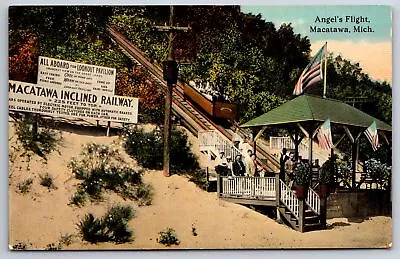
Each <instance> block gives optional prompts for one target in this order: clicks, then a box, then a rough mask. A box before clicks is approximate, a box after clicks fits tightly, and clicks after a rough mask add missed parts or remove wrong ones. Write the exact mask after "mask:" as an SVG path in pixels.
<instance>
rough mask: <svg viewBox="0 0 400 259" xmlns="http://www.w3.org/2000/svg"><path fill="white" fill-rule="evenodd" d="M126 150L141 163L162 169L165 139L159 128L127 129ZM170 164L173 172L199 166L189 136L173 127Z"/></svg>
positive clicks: (147, 166) (148, 166)
mask: <svg viewBox="0 0 400 259" xmlns="http://www.w3.org/2000/svg"><path fill="white" fill-rule="evenodd" d="M125 135H126V140H125V150H126V152H127V153H128V154H129V155H130V156H132V157H133V158H135V159H136V161H137V162H138V164H139V165H141V166H142V167H144V168H149V169H156V170H160V169H162V163H163V146H164V141H163V138H162V132H161V130H160V129H159V128H157V129H155V130H153V131H151V132H144V131H143V129H138V128H136V127H135V128H133V129H127V130H126V133H125ZM170 154H171V157H170V160H171V161H170V166H171V171H172V172H188V171H194V170H196V169H197V168H198V167H199V164H198V161H197V158H196V157H195V155H194V154H193V153H192V152H191V150H190V145H189V143H188V139H187V136H186V135H185V134H184V133H183V132H181V131H179V130H177V129H173V130H172V132H171V146H170Z"/></svg>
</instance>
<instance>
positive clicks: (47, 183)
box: [39, 173, 57, 191]
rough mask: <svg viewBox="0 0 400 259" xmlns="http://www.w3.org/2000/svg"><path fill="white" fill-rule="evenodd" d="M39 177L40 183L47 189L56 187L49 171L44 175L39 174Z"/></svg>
mask: <svg viewBox="0 0 400 259" xmlns="http://www.w3.org/2000/svg"><path fill="white" fill-rule="evenodd" d="M39 178H40V185H41V186H44V187H46V188H47V189H49V191H50V190H55V189H57V187H56V186H55V184H54V178H53V177H52V176H51V175H49V173H46V174H44V175H42V174H41V175H39Z"/></svg>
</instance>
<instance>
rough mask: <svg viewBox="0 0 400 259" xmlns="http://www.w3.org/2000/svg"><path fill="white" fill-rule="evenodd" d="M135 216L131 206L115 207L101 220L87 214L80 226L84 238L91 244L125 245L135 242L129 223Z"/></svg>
mask: <svg viewBox="0 0 400 259" xmlns="http://www.w3.org/2000/svg"><path fill="white" fill-rule="evenodd" d="M134 216H135V214H134V210H133V209H132V208H131V207H129V206H125V207H124V206H118V205H117V206H113V207H111V208H110V209H109V210H108V211H107V213H106V214H105V215H104V216H103V217H102V218H100V219H97V218H96V217H95V216H93V214H91V213H89V214H86V215H85V217H84V219H83V220H81V221H80V222H79V224H78V229H79V232H80V233H81V235H82V238H83V239H84V240H86V241H88V242H90V243H97V242H115V243H125V242H130V241H132V240H133V238H132V237H133V232H132V230H130V229H129V226H128V222H129V220H131V219H132V218H133V217H134Z"/></svg>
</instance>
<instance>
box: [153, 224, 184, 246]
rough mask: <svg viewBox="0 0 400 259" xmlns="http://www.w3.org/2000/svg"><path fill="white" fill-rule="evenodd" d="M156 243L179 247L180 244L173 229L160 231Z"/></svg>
mask: <svg viewBox="0 0 400 259" xmlns="http://www.w3.org/2000/svg"><path fill="white" fill-rule="evenodd" d="M158 234H159V237H158V239H157V242H158V243H160V244H163V245H166V246H171V245H179V244H180V243H181V242H180V240H179V238H178V235H177V234H176V232H175V230H174V229H173V228H167V229H166V230H163V231H160V232H159V233H158Z"/></svg>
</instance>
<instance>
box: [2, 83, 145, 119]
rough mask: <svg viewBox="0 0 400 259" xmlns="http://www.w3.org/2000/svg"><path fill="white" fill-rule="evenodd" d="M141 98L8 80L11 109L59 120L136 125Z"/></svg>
mask: <svg viewBox="0 0 400 259" xmlns="http://www.w3.org/2000/svg"><path fill="white" fill-rule="evenodd" d="M138 105H139V101H138V98H132V97H124V96H117V95H114V96H111V95H108V94H100V93H94V92H87V91H81V90H78V89H74V90H70V89H65V88H60V87H57V86H41V85H36V84H31V83H25V82H19V81H13V80H9V83H8V107H9V110H13V111H23V112H32V113H41V114H46V115H51V116H58V117H76V118H82V119H95V120H106V121H116V122H126V123H137V117H138Z"/></svg>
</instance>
